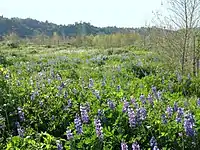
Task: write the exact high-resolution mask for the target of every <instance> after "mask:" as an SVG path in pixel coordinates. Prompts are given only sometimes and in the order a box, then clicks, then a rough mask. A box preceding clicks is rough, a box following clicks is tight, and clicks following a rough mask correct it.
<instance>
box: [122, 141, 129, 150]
mask: <svg viewBox="0 0 200 150" xmlns="http://www.w3.org/2000/svg"><path fill="white" fill-rule="evenodd" d="M121 150H128V145H127V144H126V143H125V142H122V143H121Z"/></svg>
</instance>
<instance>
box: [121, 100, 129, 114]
mask: <svg viewBox="0 0 200 150" xmlns="http://www.w3.org/2000/svg"><path fill="white" fill-rule="evenodd" d="M128 106H129V102H127V101H126V100H125V101H124V106H123V109H122V112H127V110H128Z"/></svg>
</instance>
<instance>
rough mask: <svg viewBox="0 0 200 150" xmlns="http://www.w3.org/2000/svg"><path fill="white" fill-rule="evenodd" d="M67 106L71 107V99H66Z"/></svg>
mask: <svg viewBox="0 0 200 150" xmlns="http://www.w3.org/2000/svg"><path fill="white" fill-rule="evenodd" d="M67 107H68V108H71V107H72V101H71V99H69V100H68V101H67Z"/></svg>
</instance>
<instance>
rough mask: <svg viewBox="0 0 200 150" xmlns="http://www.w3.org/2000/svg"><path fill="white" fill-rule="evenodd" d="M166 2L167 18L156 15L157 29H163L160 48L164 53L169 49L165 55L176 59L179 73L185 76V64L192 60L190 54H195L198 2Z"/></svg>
mask: <svg viewBox="0 0 200 150" xmlns="http://www.w3.org/2000/svg"><path fill="white" fill-rule="evenodd" d="M167 2H168V3H167V5H168V6H167V10H168V11H167V12H168V14H167V16H165V17H163V16H161V15H160V14H158V13H157V19H158V20H159V22H160V23H161V24H160V26H159V27H160V28H161V29H163V34H162V38H161V39H162V42H161V47H162V48H163V50H165V51H166V50H169V48H170V49H171V50H169V51H167V52H166V53H168V54H170V55H168V56H169V57H172V56H175V57H178V61H179V62H180V64H181V72H182V74H185V66H186V63H187V64H188V63H190V62H192V59H194V58H191V57H190V56H191V53H192V52H193V53H196V51H195V49H194V42H195V40H194V37H195V36H196V29H197V27H198V26H199V21H200V12H199V9H200V0H168V1H167ZM166 47H167V48H166ZM193 56H195V55H194V54H193ZM188 65H190V64H188ZM193 65H195V64H193Z"/></svg>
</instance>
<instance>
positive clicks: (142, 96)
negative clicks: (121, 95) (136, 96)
mask: <svg viewBox="0 0 200 150" xmlns="http://www.w3.org/2000/svg"><path fill="white" fill-rule="evenodd" d="M140 101H141V102H142V104H146V99H145V96H144V95H143V94H141V95H140Z"/></svg>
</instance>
